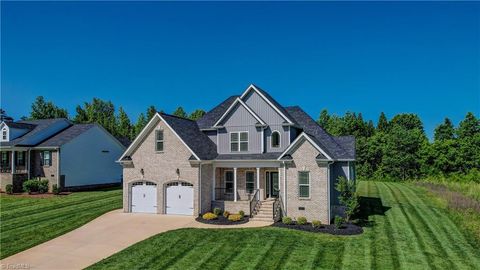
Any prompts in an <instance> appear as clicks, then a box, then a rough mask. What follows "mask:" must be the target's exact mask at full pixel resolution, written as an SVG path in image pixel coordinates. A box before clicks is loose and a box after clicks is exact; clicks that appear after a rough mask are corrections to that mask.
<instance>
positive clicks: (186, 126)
mask: <svg viewBox="0 0 480 270" xmlns="http://www.w3.org/2000/svg"><path fill="white" fill-rule="evenodd" d="M157 120H161V121H163V122H164V123H165V124H166V125H167V126H168V127H169V128H170V129H171V130H172V132H173V133H174V134H175V135H176V136H177V137H178V138H179V139H180V141H182V142H183V144H184V145H185V146H186V147H187V148H188V149H189V151H190V152H191V153H192V156H193V158H194V159H191V160H211V159H213V158H215V157H216V156H217V146H216V145H215V143H213V142H212V141H211V140H210V139H209V138H208V136H207V135H205V133H203V132H202V131H200V128H199V127H198V124H197V122H195V121H192V120H190V119H185V118H182V117H178V116H174V115H170V114H166V113H156V114H155V116H154V117H152V119H151V120H150V122H148V124H147V125H146V126H145V127H144V128H143V130H142V131H141V132H140V134H139V135H138V136H137V138H135V140H134V141H133V142H132V143H131V144H130V146H129V147H128V148H127V150H126V151H125V152H124V153H123V154H122V156H121V157H120V159H119V160H120V161H122V160H123V159H124V157H126V156H130V155H131V153H132V151H133V150H135V149H136V148H137V147H138V145H139V144H140V143H141V142H142V141H143V138H144V137H145V136H146V135H147V131H148V130H150V129H151V128H153V126H154V124H155V123H156V121H157ZM191 158H192V157H191Z"/></svg>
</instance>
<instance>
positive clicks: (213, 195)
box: [212, 165, 217, 201]
mask: <svg viewBox="0 0 480 270" xmlns="http://www.w3.org/2000/svg"><path fill="white" fill-rule="evenodd" d="M212 167H213V174H212V181H213V183H212V201H215V182H216V174H217V168H216V167H215V165H213V166H212Z"/></svg>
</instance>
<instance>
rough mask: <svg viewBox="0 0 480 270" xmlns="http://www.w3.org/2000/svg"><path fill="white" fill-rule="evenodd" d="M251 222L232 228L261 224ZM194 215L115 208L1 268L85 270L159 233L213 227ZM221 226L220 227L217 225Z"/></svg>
mask: <svg viewBox="0 0 480 270" xmlns="http://www.w3.org/2000/svg"><path fill="white" fill-rule="evenodd" d="M267 225H269V223H265V222H259V221H251V222H248V223H246V224H242V225H234V226H223V227H228V228H239V227H243V228H244V227H261V226H267ZM212 227H213V226H211V225H206V224H201V223H198V222H196V221H195V220H194V219H193V217H187V216H172V215H154V214H131V213H123V212H122V210H115V211H112V212H109V213H106V214H104V215H102V216H100V217H98V218H97V219H95V220H93V221H91V222H89V223H87V224H85V225H84V226H82V227H80V228H78V229H76V230H73V231H71V232H69V233H66V234H64V235H62V236H59V237H57V238H55V239H52V240H50V241H48V242H45V243H43V244H40V245H38V246H35V247H33V248H30V249H28V250H25V251H22V252H20V253H17V254H15V255H12V256H10V257H8V258H5V259H3V260H1V267H0V269H48V270H53V269H61V270H68V269H83V268H85V267H87V266H89V265H92V264H94V263H96V262H98V261H100V260H102V259H104V258H106V257H109V256H110V255H112V254H114V253H117V252H119V251H120V250H122V249H125V248H126V247H128V246H131V245H132V244H135V243H137V242H139V241H142V240H144V239H146V238H148V237H150V236H153V235H155V234H158V233H161V232H166V231H169V230H175V229H179V228H212ZM215 228H218V226H215Z"/></svg>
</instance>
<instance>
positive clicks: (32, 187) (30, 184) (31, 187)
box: [23, 179, 40, 193]
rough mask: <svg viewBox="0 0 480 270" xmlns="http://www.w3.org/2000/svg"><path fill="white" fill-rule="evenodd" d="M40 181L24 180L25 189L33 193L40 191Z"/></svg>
mask: <svg viewBox="0 0 480 270" xmlns="http://www.w3.org/2000/svg"><path fill="white" fill-rule="evenodd" d="M39 182H40V181H38V180H34V179H30V180H27V181H25V182H23V191H25V192H28V193H32V192H38V184H39Z"/></svg>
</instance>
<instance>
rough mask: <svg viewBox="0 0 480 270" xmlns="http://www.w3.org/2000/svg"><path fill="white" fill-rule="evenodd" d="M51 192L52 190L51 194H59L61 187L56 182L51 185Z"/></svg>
mask: <svg viewBox="0 0 480 270" xmlns="http://www.w3.org/2000/svg"><path fill="white" fill-rule="evenodd" d="M52 192H53V194H55V195H58V194H60V192H62V188H61V187H59V186H58V185H57V184H53V185H52Z"/></svg>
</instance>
